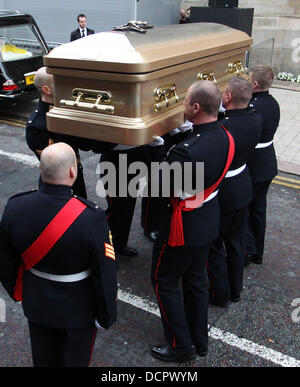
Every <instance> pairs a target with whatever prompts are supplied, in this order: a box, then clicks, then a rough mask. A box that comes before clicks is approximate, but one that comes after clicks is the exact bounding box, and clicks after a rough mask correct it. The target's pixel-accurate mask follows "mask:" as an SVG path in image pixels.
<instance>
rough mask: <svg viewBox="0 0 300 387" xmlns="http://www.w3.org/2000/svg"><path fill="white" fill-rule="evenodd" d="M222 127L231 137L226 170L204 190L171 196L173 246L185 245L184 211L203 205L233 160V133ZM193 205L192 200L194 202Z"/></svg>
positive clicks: (170, 236) (170, 244) (169, 241)
mask: <svg viewBox="0 0 300 387" xmlns="http://www.w3.org/2000/svg"><path fill="white" fill-rule="evenodd" d="M222 128H223V129H224V130H225V132H226V134H227V136H228V139H229V149H228V155H227V161H226V164H225V168H224V171H223V173H222V175H221V176H220V177H219V179H218V180H217V181H216V182H215V183H214V184H213V185H211V186H210V187H208V188H206V189H205V190H204V191H203V192H199V193H197V194H196V195H194V196H192V197H190V198H187V199H185V200H180V199H179V198H174V197H172V198H171V204H172V207H173V213H172V218H171V225H170V234H169V240H168V245H169V246H171V247H175V246H183V245H184V235H183V225H182V213H181V212H182V211H192V210H194V209H195V208H198V207H200V206H201V205H202V203H203V202H204V200H205V199H207V198H208V196H209V195H210V194H212V193H213V192H214V191H215V190H216V188H217V187H218V185H219V184H220V183H221V181H222V179H223V177H224V176H225V174H226V173H227V171H228V169H229V167H230V164H231V162H232V159H233V156H234V150H235V145H234V140H233V137H232V135H231V134H230V133H229V132H228V131H227V130H226V128H225V127H224V126H222ZM192 201H193V203H192V205H191V204H190V202H192ZM187 202H189V206H188V207H186V203H187Z"/></svg>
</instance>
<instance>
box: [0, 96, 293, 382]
mask: <svg viewBox="0 0 300 387" xmlns="http://www.w3.org/2000/svg"><path fill="white" fill-rule="evenodd" d="M28 106H29V105H28ZM28 106H27V108H26V107H24V106H22V107H18V106H17V107H14V108H12V109H11V112H14V113H15V114H16V113H17V110H19V115H18V117H17V118H16V116H15V117H14V118H13V119H12V118H10V116H11V112H9V109H6V110H5V112H4V111H3V113H7V114H8V115H6V116H5V117H4V115H3V114H2V118H1V117H0V215H1V213H2V211H3V209H4V206H5V204H6V202H7V199H8V198H9V197H10V196H11V195H13V194H15V193H17V192H22V191H26V190H31V189H33V188H36V187H37V183H38V177H39V172H38V169H37V160H36V158H35V156H34V155H33V153H32V152H31V151H30V150H29V149H28V147H27V145H26V142H25V137H24V123H23V122H22V121H23V118H24V117H25V116H26V115H27V116H28V114H29V110H30V109H29V107H30V108H31V107H32V106H34V103H33V104H32V105H30V106H29V107H28ZM0 115H1V114H0ZM22 117H23V118H22ZM81 155H82V160H83V166H84V175H85V180H86V186H87V191H88V196H89V199H90V200H92V201H96V202H98V203H99V204H100V206H101V207H102V208H105V207H106V204H105V200H104V199H100V198H99V197H97V194H96V184H97V180H98V178H99V176H98V175H97V173H96V167H97V163H98V161H99V156H97V155H94V154H93V153H91V152H86V153H84V152H82V153H81ZM299 188H300V178H299V177H298V176H293V175H287V174H280V176H278V177H277V178H276V179H275V180H274V182H273V183H272V185H271V188H270V191H269V196H268V219H267V221H268V224H267V235H266V246H265V259H264V263H263V265H261V266H257V265H254V264H251V265H249V266H248V267H247V268H245V272H244V290H243V293H242V299H241V301H240V302H239V303H231V304H230V305H229V306H228V308H226V309H223V308H219V307H216V306H210V307H209V324H210V333H209V335H210V336H209V353H208V356H207V357H206V358H198V357H197V358H196V359H195V360H194V361H192V362H189V363H177V362H175V363H169V364H167V365H168V367H170V368H172V369H174V368H176V369H177V370H179V369H181V368H182V369H183V368H184V369H185V368H187V369H190V370H194V369H196V368H195V367H197V369H198V367H299V366H300V329H299V328H300V286H299V283H300V281H299V278H300V246H299V228H300V211H299V209H300V202H299ZM140 204H141V202H140V200H138V203H137V207H136V210H135V216H134V220H133V225H132V230H131V235H130V241H129V245H130V246H132V247H135V248H137V250H138V253H139V254H138V256H137V257H132V258H125V257H124V258H123V257H121V258H120V259H119V266H118V282H119V310H118V320H117V322H116V323H115V324H114V325H113V327H112V328H110V329H109V330H107V331H106V330H103V331H102V330H101V331H98V334H97V338H96V343H95V349H94V353H93V358H92V362H91V367H111V370H112V371H113V370H114V369H115V368H114V367H143V368H140V369H146V370H147V369H148V367H156V369H157V370H160V369H161V370H162V369H164V367H165V366H166V364H165V363H163V362H161V361H159V360H156V359H154V358H152V356H151V354H150V349H151V346H153V345H154V344H157V343H162V342H164V338H163V331H162V326H161V322H160V318H159V315H158V308H157V303H156V299H155V295H154V292H153V289H152V286H151V282H150V267H151V253H152V246H153V245H152V243H151V242H150V241H149V240H148V239H147V238H146V237H145V236H144V235H143V231H142V228H141V226H140V214H141V206H140ZM31 365H32V362H31V353H30V342H29V336H28V329H27V322H26V319H25V318H24V316H23V313H22V307H21V305H19V304H16V303H14V302H13V301H11V300H10V299H8V297H7V295H6V293H5V291H4V289H3V288H2V287H1V285H0V367H31ZM178 367H180V368H178ZM115 370H116V369H115ZM127 370H128V372H131V370H133V368H127ZM143 372H146V371H143ZM159 377H160V376H158V378H159ZM140 381H141V379H140ZM144 381H145V379H144ZM198 381H199V380H198Z"/></svg>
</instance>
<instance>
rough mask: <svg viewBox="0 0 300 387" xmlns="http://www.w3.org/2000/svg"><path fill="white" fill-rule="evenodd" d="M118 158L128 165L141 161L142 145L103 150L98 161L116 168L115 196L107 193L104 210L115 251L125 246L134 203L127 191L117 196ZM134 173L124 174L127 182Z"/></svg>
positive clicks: (142, 157)
mask: <svg viewBox="0 0 300 387" xmlns="http://www.w3.org/2000/svg"><path fill="white" fill-rule="evenodd" d="M119 157H120V158H119ZM125 157H126V159H125ZM123 159H124V160H123ZM120 160H121V163H122V162H124V163H125V160H126V162H127V165H128V166H129V165H130V164H131V163H134V162H136V161H143V160H144V155H143V151H142V147H136V148H132V149H129V150H127V151H122V152H121V151H113V150H112V151H108V152H104V153H103V154H102V155H101V158H100V162H110V163H112V164H113V165H114V166H115V170H116V197H112V196H110V195H109V194H107V204H108V208H107V210H106V215H107V221H108V224H109V227H110V229H111V232H112V236H113V243H114V248H115V250H116V251H118V250H121V249H122V248H123V247H125V246H127V242H128V238H129V233H130V228H131V223H132V219H133V215H134V210H135V204H136V197H133V196H130V195H129V193H128V192H127V196H126V197H122V196H119V177H120V170H119V163H120ZM136 175H137V173H135V174H129V173H128V174H127V176H126V180H127V182H129V181H130V180H131V179H132V178H134V177H135V176H136ZM101 177H102V176H101ZM101 177H100V178H101ZM105 189H107V187H105Z"/></svg>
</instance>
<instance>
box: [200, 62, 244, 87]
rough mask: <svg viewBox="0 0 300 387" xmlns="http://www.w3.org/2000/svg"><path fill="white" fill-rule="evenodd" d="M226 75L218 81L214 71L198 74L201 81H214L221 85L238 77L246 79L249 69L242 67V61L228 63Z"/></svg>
mask: <svg viewBox="0 0 300 387" xmlns="http://www.w3.org/2000/svg"><path fill="white" fill-rule="evenodd" d="M225 71H226V73H227V75H224V76H223V77H221V78H219V79H217V78H216V77H215V73H214V71H212V70H208V71H203V72H202V73H198V75H197V79H198V80H199V81H204V80H206V81H213V82H215V83H217V84H220V83H222V82H225V81H227V80H229V79H230V78H232V77H234V76H237V77H245V74H246V71H247V68H246V67H244V66H243V65H242V62H241V61H240V60H237V61H234V62H230V63H228V65H227V67H226V70H225Z"/></svg>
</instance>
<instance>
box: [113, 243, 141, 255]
mask: <svg viewBox="0 0 300 387" xmlns="http://www.w3.org/2000/svg"><path fill="white" fill-rule="evenodd" d="M116 253H117V254H120V255H124V256H125V257H133V256H134V255H137V251H136V249H133V248H132V247H128V246H125V247H123V248H122V249H116Z"/></svg>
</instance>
